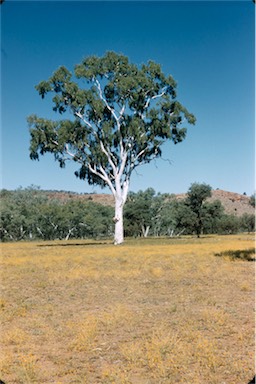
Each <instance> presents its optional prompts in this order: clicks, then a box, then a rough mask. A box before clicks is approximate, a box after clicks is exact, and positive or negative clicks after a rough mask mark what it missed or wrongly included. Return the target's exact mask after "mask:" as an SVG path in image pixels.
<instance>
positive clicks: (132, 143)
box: [28, 52, 195, 244]
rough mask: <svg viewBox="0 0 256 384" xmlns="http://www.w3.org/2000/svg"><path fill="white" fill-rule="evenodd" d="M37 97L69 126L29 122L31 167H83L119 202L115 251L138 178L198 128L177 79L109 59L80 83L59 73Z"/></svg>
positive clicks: (95, 63)
mask: <svg viewBox="0 0 256 384" xmlns="http://www.w3.org/2000/svg"><path fill="white" fill-rule="evenodd" d="M36 89H37V90H38V92H39V95H41V97H42V98H44V97H45V95H46V94H47V93H53V98H52V101H53V110H54V111H56V112H58V113H60V114H61V115H62V114H64V113H65V114H67V115H68V119H66V120H56V121H53V120H49V119H45V118H41V117H38V116H36V115H32V116H30V117H29V118H28V122H29V125H30V133H31V145H30V157H31V159H39V155H44V154H45V153H46V152H50V153H52V154H54V156H55V159H56V160H58V161H59V164H60V166H61V167H64V166H65V164H66V162H67V161H69V160H72V161H74V162H76V163H77V164H78V165H79V169H78V170H77V172H76V176H77V177H79V178H80V179H87V181H88V182H89V184H97V185H100V186H102V187H105V186H108V187H109V188H110V190H111V192H112V193H113V195H114V198H115V217H114V221H115V243H116V244H120V243H122V242H123V207H124V204H125V202H126V199H127V194H128V191H129V185H130V178H131V174H132V172H133V170H134V169H135V168H136V167H138V166H139V165H141V164H145V163H148V162H150V161H151V160H152V159H154V158H156V157H159V156H161V146H162V144H163V143H164V142H165V141H166V140H170V141H172V142H173V143H175V144H177V143H179V142H181V141H183V139H184V138H185V136H186V128H184V127H182V124H183V122H184V121H187V122H188V123H190V124H194V123H195V117H194V116H193V115H192V114H190V113H189V112H188V111H187V110H186V108H184V106H182V105H181V104H180V103H179V102H178V101H177V100H176V83H175V81H174V79H173V78H172V76H165V75H164V74H163V72H162V70H161V67H160V65H158V64H156V63H154V62H153V61H149V62H148V63H147V64H146V65H144V64H143V65H142V66H141V67H138V66H136V65H134V64H132V63H130V62H129V60H128V58H127V57H125V56H123V55H120V54H116V53H114V52H108V53H107V54H106V55H105V56H103V57H101V58H99V57H96V56H91V57H88V58H86V59H84V60H83V61H82V63H81V64H79V65H77V66H76V67H75V71H74V76H73V77H72V73H71V72H69V71H68V70H67V69H66V68H65V67H63V66H62V67H60V68H59V69H57V71H56V72H55V73H54V74H53V75H52V76H51V77H50V78H49V80H47V81H42V82H41V83H40V84H38V85H37V86H36Z"/></svg>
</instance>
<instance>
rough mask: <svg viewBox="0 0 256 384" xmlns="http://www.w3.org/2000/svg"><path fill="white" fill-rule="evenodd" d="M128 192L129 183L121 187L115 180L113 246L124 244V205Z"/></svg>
mask: <svg viewBox="0 0 256 384" xmlns="http://www.w3.org/2000/svg"><path fill="white" fill-rule="evenodd" d="M128 190H129V183H128V182H124V183H123V186H122V187H121V183H120V182H119V181H118V180H116V193H115V217H114V222H115V240H114V243H115V245H119V244H122V243H123V242H124V218H123V213H124V204H125V202H126V199H127V194H128Z"/></svg>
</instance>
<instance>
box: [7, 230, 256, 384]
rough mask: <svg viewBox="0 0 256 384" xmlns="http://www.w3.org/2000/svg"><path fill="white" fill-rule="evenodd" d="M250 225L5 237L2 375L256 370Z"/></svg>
mask: <svg viewBox="0 0 256 384" xmlns="http://www.w3.org/2000/svg"><path fill="white" fill-rule="evenodd" d="M253 246H254V238H253V236H252V235H240V236H215V237H214V236H212V237H211V236H209V237H205V238H202V239H195V238H188V237H184V238H180V239H148V240H128V241H127V242H126V243H125V244H124V245H122V246H119V247H115V246H113V245H112V244H110V242H105V243H99V242H98V243H97V242H92V241H90V242H89V241H88V242H86V241H69V242H65V241H56V242H44V243H13V244H11V243H9V244H2V245H1V250H2V256H1V263H2V266H1V283H2V288H1V298H0V309H1V320H2V327H1V368H2V369H1V372H2V377H1V378H2V380H4V381H5V382H6V383H8V384H9V383H14V384H16V383H17V384H28V383H46V384H48V383H49V384H50V383H54V384H64V383H83V384H87V383H89V384H97V383H98V384H161V383H163V384H164V383H168V384H176V383H181V384H209V383H210V384H224V383H225V384H243V383H245V384H246V383H248V381H249V379H250V378H252V377H253V375H254V263H253V262H248V261H243V260H233V261H232V260H231V259H230V258H229V257H217V256H215V254H221V253H222V252H224V251H232V250H233V251H236V250H243V249H250V248H252V247H253Z"/></svg>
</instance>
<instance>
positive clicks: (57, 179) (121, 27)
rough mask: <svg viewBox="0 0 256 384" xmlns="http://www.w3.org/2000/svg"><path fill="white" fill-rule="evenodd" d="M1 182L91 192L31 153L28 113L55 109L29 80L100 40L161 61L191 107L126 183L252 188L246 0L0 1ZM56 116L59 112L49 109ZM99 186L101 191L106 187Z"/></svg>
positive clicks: (250, 20)
mask: <svg viewBox="0 0 256 384" xmlns="http://www.w3.org/2000/svg"><path fill="white" fill-rule="evenodd" d="M0 11H1V43H2V44H1V56H2V68H1V76H2V78H1V96H2V102H1V107H2V114H1V152H2V154H1V157H2V165H1V168H2V186H1V187H2V188H7V189H16V188H17V187H19V186H22V187H27V186H29V185H31V184H34V185H38V186H40V187H41V188H42V189H61V190H70V191H75V192H83V193H86V192H87V193H91V192H93V191H96V192H98V191H100V189H99V188H94V187H91V186H88V184H87V183H86V182H84V181H80V180H79V179H76V177H75V176H74V174H73V172H74V170H75V168H74V167H73V166H71V164H70V165H69V166H67V167H66V168H65V169H64V170H63V169H60V168H59V166H58V163H55V162H54V160H53V158H52V157H51V156H50V155H47V156H44V157H41V159H40V161H39V162H35V161H31V160H30V159H29V150H28V148H29V140H30V138H29V130H28V126H27V122H26V117H27V116H28V115H30V114H32V113H35V114H37V115H39V116H42V117H54V115H53V112H52V111H51V104H50V102H48V101H47V100H46V101H45V100H42V99H41V98H40V97H39V96H38V94H37V92H36V90H35V88H34V86H35V85H36V84H38V83H39V82H40V81H41V80H46V79H48V77H49V76H50V75H51V74H52V72H53V71H55V70H56V69H57V68H58V67H59V66H60V65H65V66H66V67H67V68H68V69H70V70H71V69H73V67H74V65H75V64H77V63H79V62H80V61H81V60H82V59H83V58H84V57H86V56H89V55H92V54H96V55H99V56H102V55H104V53H105V52H106V51H108V50H113V51H116V52H118V53H123V54H124V55H127V56H128V57H129V59H130V60H131V61H132V62H134V63H136V64H138V65H139V64H141V63H145V62H147V61H148V60H149V59H151V60H154V61H156V62H158V63H160V64H161V65H162V69H163V71H164V72H165V74H166V75H168V74H171V75H172V76H173V77H174V78H175V80H176V81H177V83H178V88H177V92H178V99H179V100H180V101H181V102H182V103H183V104H184V105H185V106H186V107H187V108H188V110H189V111H191V112H192V113H194V114H195V116H196V118H197V123H196V125H195V126H191V127H190V128H189V130H188V135H187V139H186V140H185V141H184V142H183V143H181V144H178V145H176V146H174V145H172V144H167V145H165V146H164V151H163V157H164V158H165V159H169V160H171V162H172V165H170V164H169V162H167V161H163V160H157V161H156V162H153V163H151V164H150V165H147V166H143V167H141V168H138V174H134V175H133V177H132V183H131V190H133V191H135V192H136V191H138V190H139V189H143V190H144V189H146V188H147V187H153V188H154V189H155V190H156V191H157V192H169V193H179V192H186V191H187V189H188V188H189V186H190V184H191V183H192V182H195V181H196V182H205V183H207V184H210V185H211V186H212V187H213V188H214V189H216V188H219V189H224V190H228V191H232V192H238V193H243V192H246V193H247V194H248V195H250V194H252V193H253V192H254V189H255V184H254V182H255V181H254V147H255V140H254V123H255V116H254V86H255V81H254V64H255V63H254V57H255V56H254V36H255V35H254V16H255V14H254V12H255V10H254V4H253V2H252V1H250V0H248V1H227V2H225V1H208V2H206V1H198V2H194V1H188V2H185V1H180V2H178V1H176V2H175V1H164V2H160V1H157V2H153V1H144V2H136V1H130V2H123V1H115V2H109V1H104V2H98V1H96V2H87V1H80V2H75V1H56V2H54V1H42V2H37V1H28V2H23V1H11V0H9V1H8V0H6V1H5V2H4V3H3V4H2V5H1V6H0ZM56 117H57V116H56ZM103 192H105V193H108V190H107V189H106V190H104V191H103Z"/></svg>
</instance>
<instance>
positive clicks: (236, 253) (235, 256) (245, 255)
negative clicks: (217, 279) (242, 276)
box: [214, 248, 255, 262]
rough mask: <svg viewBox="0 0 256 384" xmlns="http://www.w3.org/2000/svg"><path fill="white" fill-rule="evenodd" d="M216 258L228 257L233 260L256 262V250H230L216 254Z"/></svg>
mask: <svg viewBox="0 0 256 384" xmlns="http://www.w3.org/2000/svg"><path fill="white" fill-rule="evenodd" d="M214 255H215V256H226V257H229V258H230V259H231V260H244V261H253V262H255V248H249V249H242V250H239V249H238V250H229V251H223V252H220V253H215V254H214Z"/></svg>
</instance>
